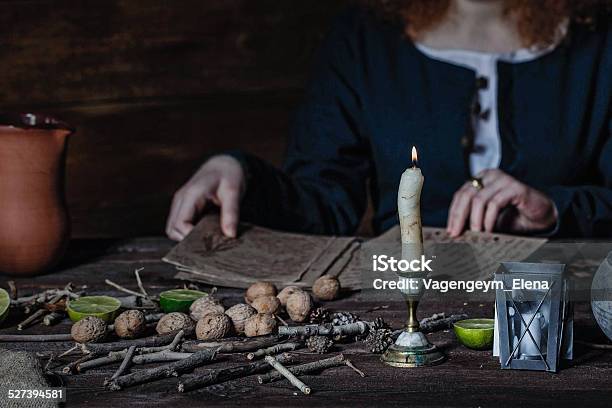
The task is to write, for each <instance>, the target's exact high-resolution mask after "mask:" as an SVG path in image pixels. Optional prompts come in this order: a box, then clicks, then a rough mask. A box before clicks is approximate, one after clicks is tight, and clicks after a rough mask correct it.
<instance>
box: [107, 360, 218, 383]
mask: <svg viewBox="0 0 612 408" xmlns="http://www.w3.org/2000/svg"><path fill="white" fill-rule="evenodd" d="M216 353H217V352H216V350H202V351H198V352H197V353H193V354H192V355H191V356H189V357H188V358H186V359H184V360H179V361H175V362H173V363H170V364H166V365H163V366H160V367H155V368H150V369H146V370H140V371H136V372H134V373H131V374H127V375H123V376H121V377H118V378H115V379H114V380H113V381H110V382H109V384H108V388H109V389H111V390H113V391H118V390H120V389H122V388H126V387H130V386H133V385H137V384H143V383H148V382H153V381H157V380H161V379H162V378H167V377H170V376H178V375H180V374H182V373H184V372H187V371H191V370H193V369H195V368H197V367H200V366H202V365H204V364H206V363H208V362H210V361H212V360H214V358H215V355H216Z"/></svg>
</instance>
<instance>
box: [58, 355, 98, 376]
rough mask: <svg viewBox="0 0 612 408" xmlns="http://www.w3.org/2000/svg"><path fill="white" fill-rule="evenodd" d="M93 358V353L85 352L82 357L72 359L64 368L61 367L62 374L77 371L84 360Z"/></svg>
mask: <svg viewBox="0 0 612 408" xmlns="http://www.w3.org/2000/svg"><path fill="white" fill-rule="evenodd" d="M93 358H94V355H93V354H85V355H84V356H83V357H81V358H79V359H76V360H74V361H72V362H71V363H69V364H67V365H66V366H65V367H64V368H62V372H63V373H64V374H69V373H73V372H75V371H77V369H78V367H79V365H81V364H83V363H84V362H86V361H88V360H92V359H93Z"/></svg>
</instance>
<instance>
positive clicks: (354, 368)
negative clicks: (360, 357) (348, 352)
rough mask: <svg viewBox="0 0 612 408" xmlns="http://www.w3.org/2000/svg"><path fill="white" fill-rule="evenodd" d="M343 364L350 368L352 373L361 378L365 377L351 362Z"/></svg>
mask: <svg viewBox="0 0 612 408" xmlns="http://www.w3.org/2000/svg"><path fill="white" fill-rule="evenodd" d="M344 364H346V365H347V367H350V368H351V369H352V370H353V371H354V372H356V373H357V374H359V375H360V376H362V377H365V376H366V375H365V373H364V372H363V371H361V370H360V369H358V368H357V367H355V365H354V364H353V363H352V362H351V360H345V361H344Z"/></svg>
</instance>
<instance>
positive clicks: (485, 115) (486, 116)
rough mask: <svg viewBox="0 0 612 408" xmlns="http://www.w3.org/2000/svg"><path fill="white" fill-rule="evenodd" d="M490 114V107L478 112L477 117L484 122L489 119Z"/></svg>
mask: <svg viewBox="0 0 612 408" xmlns="http://www.w3.org/2000/svg"><path fill="white" fill-rule="evenodd" d="M490 116H491V109H486V110H484V111H482V112H480V115H479V116H478V117H479V118H480V120H484V121H485V122H486V121H487V120H489V117H490Z"/></svg>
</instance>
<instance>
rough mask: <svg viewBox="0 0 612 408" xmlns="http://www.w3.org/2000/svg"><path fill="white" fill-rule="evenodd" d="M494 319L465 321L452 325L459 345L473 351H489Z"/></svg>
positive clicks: (491, 344)
mask: <svg viewBox="0 0 612 408" xmlns="http://www.w3.org/2000/svg"><path fill="white" fill-rule="evenodd" d="M494 328H495V320H494V319H466V320H460V321H458V322H456V323H455V324H454V325H453V330H454V331H455V335H456V336H457V339H458V340H459V342H461V344H463V345H464V346H466V347H469V348H471V349H474V350H489V349H491V347H492V346H493V332H494Z"/></svg>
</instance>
